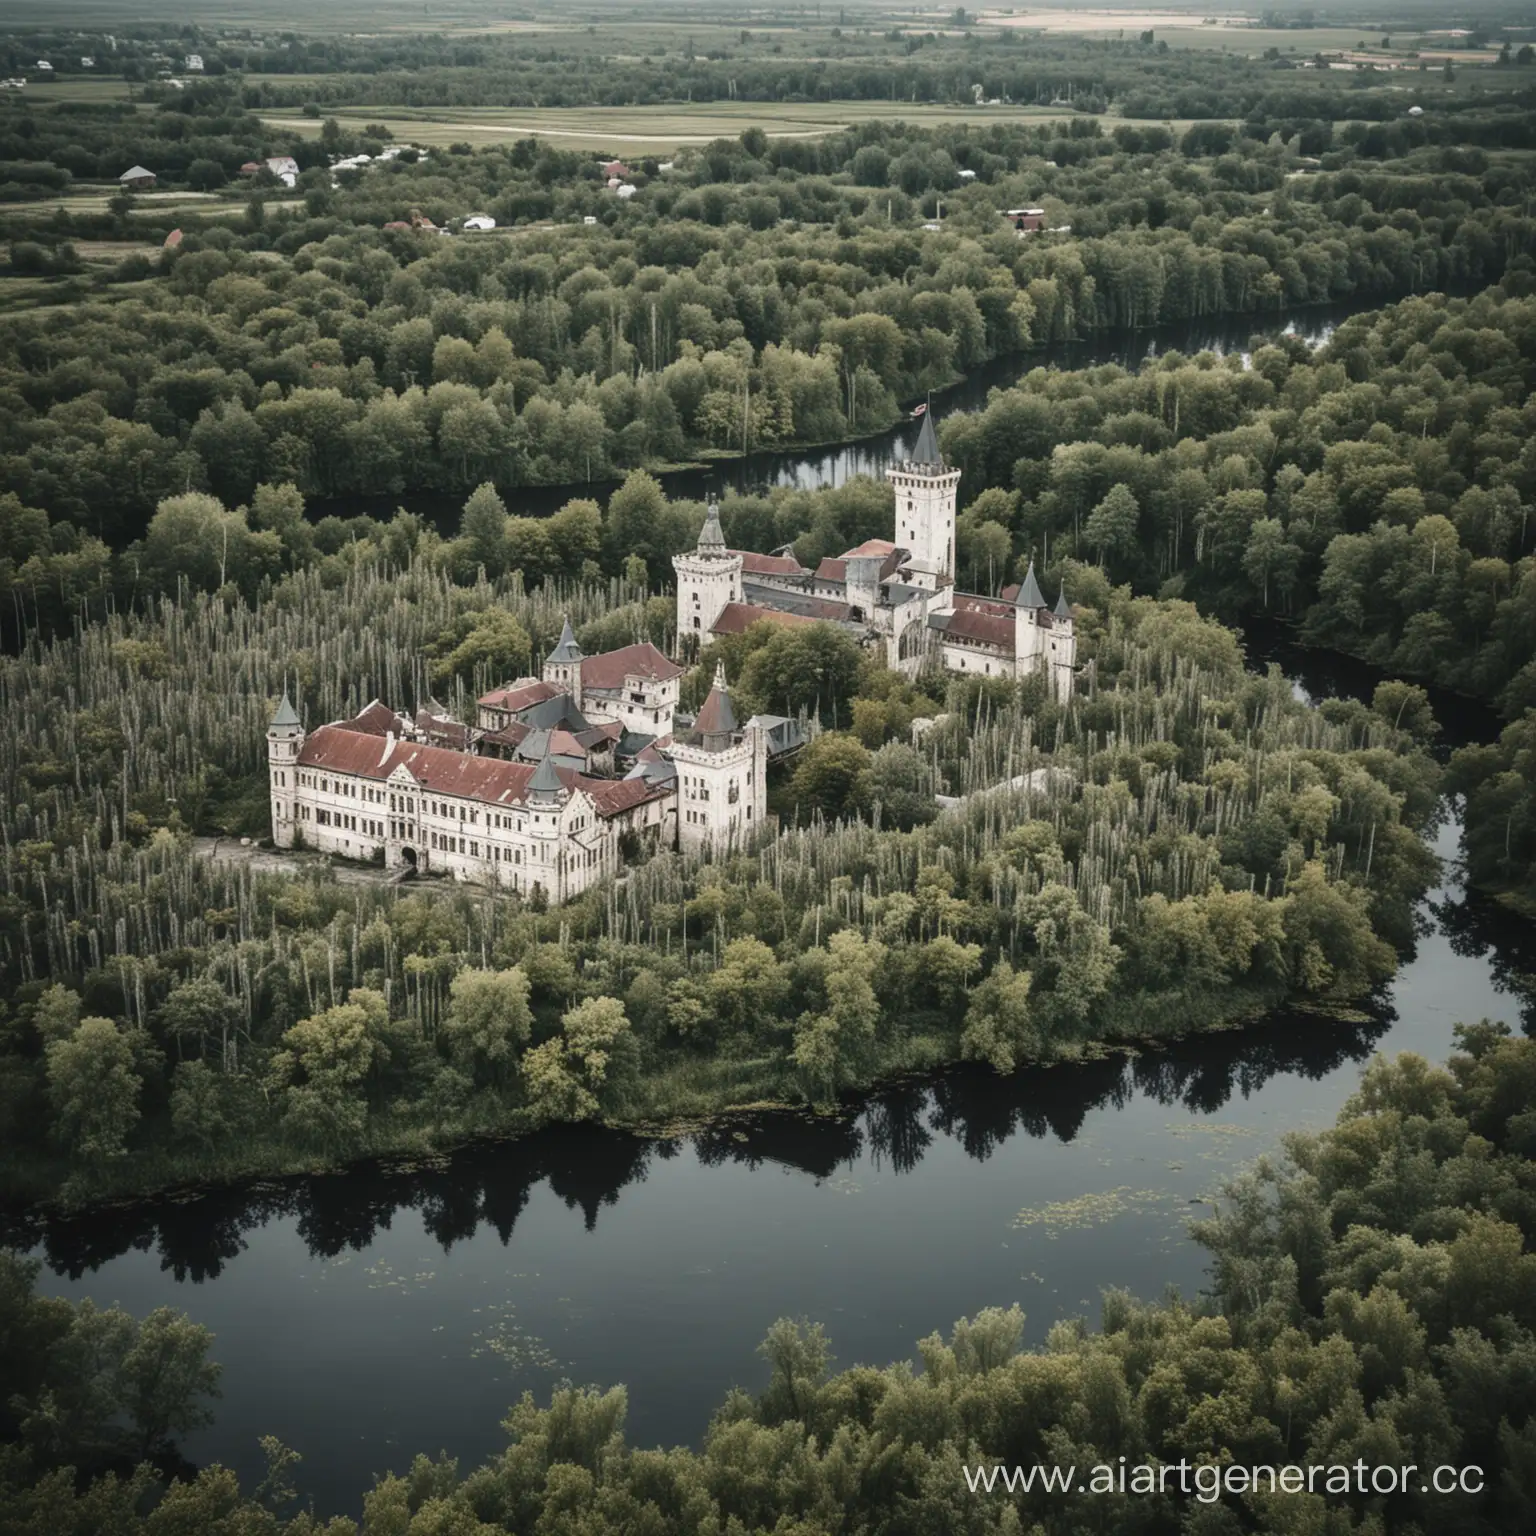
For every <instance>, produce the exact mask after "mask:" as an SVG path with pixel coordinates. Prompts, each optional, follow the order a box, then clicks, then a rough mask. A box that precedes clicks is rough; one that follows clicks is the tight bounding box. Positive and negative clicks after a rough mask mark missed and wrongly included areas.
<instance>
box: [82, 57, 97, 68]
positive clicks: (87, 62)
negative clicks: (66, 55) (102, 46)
mask: <svg viewBox="0 0 1536 1536" xmlns="http://www.w3.org/2000/svg"><path fill="white" fill-rule="evenodd" d="M80 68H81V69H95V68H96V60H95V59H93V58H92V57H91V56H90V54H88V53H82V54H81V55H80Z"/></svg>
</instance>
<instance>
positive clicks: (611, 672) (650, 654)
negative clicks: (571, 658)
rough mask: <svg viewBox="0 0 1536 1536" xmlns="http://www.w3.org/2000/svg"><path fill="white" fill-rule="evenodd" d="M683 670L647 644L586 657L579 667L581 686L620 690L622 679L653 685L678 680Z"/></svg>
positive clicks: (624, 647)
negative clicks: (637, 678) (644, 681)
mask: <svg viewBox="0 0 1536 1536" xmlns="http://www.w3.org/2000/svg"><path fill="white" fill-rule="evenodd" d="M683 670H684V669H683V668H682V667H680V666H678V664H677V663H676V662H675V661H670V660H668V659H667V657H665V656H663V655H662V653H661V652H660V651H658V650H657V649H656V647H655V646H654V645H652V644H651V642H650V641H649V640H642V641H641V642H640V643H639V644H638V645H626V646H622V647H620V648H619V649H618V650H616V651H605V652H603V654H602V655H601V656H588V657H587V659H586V660H585V661H583V662H582V664H581V686H582V687H583V688H622V687H623V686H624V679H625V678H626V677H646V678H650V679H651V680H652V681H653V682H658V683H668V682H671V680H672V679H673V678H674V677H681V676H682V675H683Z"/></svg>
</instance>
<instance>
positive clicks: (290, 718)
mask: <svg viewBox="0 0 1536 1536" xmlns="http://www.w3.org/2000/svg"><path fill="white" fill-rule="evenodd" d="M272 724H273V725H298V724H300V721H299V712H298V711H297V710H296V709H295V708H294V707H293V705H292V703H291V702H290V701H289V698H288V694H287V691H286V690H284V692H283V702H282V703H281V704H279V705H278V706H277V713H276V714H275V715H273V716H272Z"/></svg>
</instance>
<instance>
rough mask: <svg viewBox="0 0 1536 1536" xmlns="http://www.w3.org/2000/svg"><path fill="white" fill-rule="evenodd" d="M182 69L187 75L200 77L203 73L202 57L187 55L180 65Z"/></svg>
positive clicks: (193, 54)
mask: <svg viewBox="0 0 1536 1536" xmlns="http://www.w3.org/2000/svg"><path fill="white" fill-rule="evenodd" d="M182 68H183V69H185V70H186V71H187V73H188V74H189V75H200V74H202V72H203V56H202V54H200V53H189V54H188V55H187V57H186V59H185V61H184V62H183V64H182Z"/></svg>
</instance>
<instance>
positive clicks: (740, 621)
mask: <svg viewBox="0 0 1536 1536" xmlns="http://www.w3.org/2000/svg"><path fill="white" fill-rule="evenodd" d="M764 620H766V621H767V622H768V623H770V624H814V623H816V622H817V621H816V620H815V619H814V618H811V617H809V616H807V615H805V614H800V613H786V612H785V611H784V610H783V609H782V608H768V607H766V606H764V605H763V604H760V603H727V604H726V605H725V607H724V608H722V609H721V610H720V612H719V614H718V615H717V616H716V618H715V622H714V623H713V624H711V625H710V626H709V632H710V634H712V635H740V634H745V633H746V631H747V630H749V629H750V628H751V627H752V626H753V625H754V624H757V623H760V622H762V621H764Z"/></svg>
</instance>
